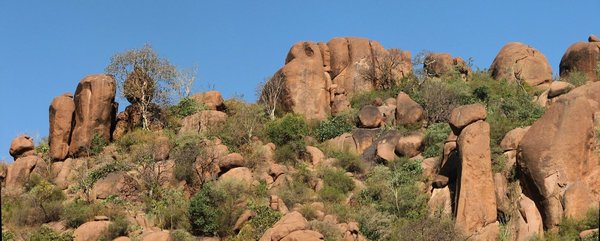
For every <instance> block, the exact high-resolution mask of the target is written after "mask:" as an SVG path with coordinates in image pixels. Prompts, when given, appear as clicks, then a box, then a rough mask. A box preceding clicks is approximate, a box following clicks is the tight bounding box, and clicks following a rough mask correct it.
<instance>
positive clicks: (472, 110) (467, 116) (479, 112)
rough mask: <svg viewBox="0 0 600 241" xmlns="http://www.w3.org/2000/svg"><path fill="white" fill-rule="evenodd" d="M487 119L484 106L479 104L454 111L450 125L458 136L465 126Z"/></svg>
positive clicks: (457, 108) (461, 107)
mask: <svg viewBox="0 0 600 241" xmlns="http://www.w3.org/2000/svg"><path fill="white" fill-rule="evenodd" d="M486 117H487V113H486V111H485V107H484V106H483V105H481V104H479V103H477V104H470V105H462V106H459V107H456V108H454V109H453V110H452V112H451V113H450V118H448V123H449V124H450V127H452V130H453V131H454V134H458V133H460V130H461V129H462V128H464V127H465V126H467V125H469V124H471V123H474V122H476V121H479V120H485V118H486Z"/></svg>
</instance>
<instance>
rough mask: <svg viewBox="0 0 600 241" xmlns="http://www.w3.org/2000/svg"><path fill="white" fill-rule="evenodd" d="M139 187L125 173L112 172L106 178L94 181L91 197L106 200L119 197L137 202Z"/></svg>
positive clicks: (133, 179) (134, 180)
mask: <svg viewBox="0 0 600 241" xmlns="http://www.w3.org/2000/svg"><path fill="white" fill-rule="evenodd" d="M140 192H141V186H140V184H139V183H138V182H137V181H136V179H135V178H133V177H132V176H131V175H129V174H127V173H126V172H123V171H119V172H112V173H109V174H108V175H106V177H104V178H102V179H100V180H98V181H96V183H94V186H93V188H92V193H93V195H92V196H93V197H95V198H97V199H106V198H108V197H109V196H111V195H119V196H120V197H122V198H125V199H127V200H137V198H138V197H139V194H140Z"/></svg>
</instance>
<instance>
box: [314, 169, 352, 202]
mask: <svg viewBox="0 0 600 241" xmlns="http://www.w3.org/2000/svg"><path fill="white" fill-rule="evenodd" d="M320 176H321V178H322V179H323V188H322V189H321V190H320V191H319V196H320V197H321V198H322V199H323V200H325V201H330V202H339V201H341V200H343V199H344V198H345V197H346V193H348V192H350V191H352V189H354V181H353V180H352V178H351V177H349V176H346V173H345V172H344V171H340V170H336V169H325V170H323V172H322V174H321V175H320Z"/></svg>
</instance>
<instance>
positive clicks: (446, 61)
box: [423, 53, 473, 80]
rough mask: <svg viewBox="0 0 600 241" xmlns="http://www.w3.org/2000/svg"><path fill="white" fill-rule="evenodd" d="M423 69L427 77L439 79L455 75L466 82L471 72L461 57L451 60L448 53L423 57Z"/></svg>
mask: <svg viewBox="0 0 600 241" xmlns="http://www.w3.org/2000/svg"><path fill="white" fill-rule="evenodd" d="M423 69H424V70H425V74H426V76H427V77H436V78H440V77H442V76H444V75H448V74H453V73H457V74H460V77H461V78H462V79H463V80H466V79H467V78H468V77H469V76H470V75H471V73H472V72H473V71H472V70H471V68H470V67H469V66H468V65H467V63H466V62H465V60H464V59H462V58H461V57H456V58H453V57H452V55H450V54H448V53H430V54H428V55H427V56H425V61H424V62H423Z"/></svg>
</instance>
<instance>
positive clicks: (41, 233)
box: [2, 225, 73, 241]
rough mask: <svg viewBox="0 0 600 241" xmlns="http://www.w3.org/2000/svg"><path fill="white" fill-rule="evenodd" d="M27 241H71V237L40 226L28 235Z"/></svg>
mask: <svg viewBox="0 0 600 241" xmlns="http://www.w3.org/2000/svg"><path fill="white" fill-rule="evenodd" d="M2 240H4V238H3V239H2ZM29 241H73V235H72V234H71V233H65V234H59V233H57V232H56V231H54V230H52V228H50V227H48V226H46V225H42V226H41V227H40V228H38V229H36V230H34V231H33V232H31V233H30V235H29Z"/></svg>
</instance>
